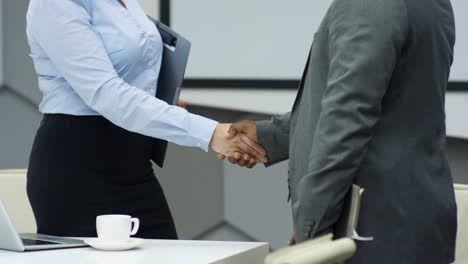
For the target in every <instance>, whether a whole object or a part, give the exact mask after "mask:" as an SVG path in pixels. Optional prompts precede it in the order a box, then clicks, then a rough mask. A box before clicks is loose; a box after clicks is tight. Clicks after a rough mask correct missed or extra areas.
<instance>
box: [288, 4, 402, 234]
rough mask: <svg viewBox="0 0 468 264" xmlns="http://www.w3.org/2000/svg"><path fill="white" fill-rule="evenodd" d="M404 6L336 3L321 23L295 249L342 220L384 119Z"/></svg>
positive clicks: (300, 186) (299, 188)
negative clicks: (320, 86) (319, 74)
mask: <svg viewBox="0 0 468 264" xmlns="http://www.w3.org/2000/svg"><path fill="white" fill-rule="evenodd" d="M402 2H403V1H400V0H395V1H380V0H338V1H334V3H333V6H332V7H331V8H330V10H329V13H328V15H327V18H326V19H327V23H328V29H329V30H328V32H326V31H325V32H324V33H323V34H327V33H328V36H324V37H328V41H329V42H328V52H329V62H330V64H329V75H328V82H327V87H326V89H325V91H324V94H323V98H322V103H321V105H322V109H321V114H320V116H319V119H318V123H317V128H316V133H315V135H314V138H313V139H311V140H313V144H312V149H311V154H310V157H309V165H308V168H307V173H306V175H305V176H304V177H303V178H302V180H301V181H300V182H299V185H298V186H297V190H298V202H297V204H295V205H294V209H295V210H294V222H295V231H296V236H297V238H298V240H299V241H302V240H306V239H308V238H310V237H313V236H315V235H317V234H320V233H321V232H323V231H324V230H330V229H331V228H332V226H333V224H334V223H335V222H336V221H337V219H338V218H339V216H340V213H341V207H342V204H343V199H344V197H345V195H346V193H347V192H348V191H349V188H350V187H351V185H352V183H353V178H354V176H355V173H356V171H357V170H358V169H359V167H360V164H361V162H362V160H363V157H364V156H365V154H366V151H367V147H368V143H369V142H370V140H371V139H372V129H373V127H374V126H375V125H376V123H377V122H378V121H379V118H380V115H381V112H382V107H381V103H382V99H383V97H384V95H385V93H386V90H387V87H389V83H390V80H391V77H392V72H393V70H394V68H395V66H396V63H397V61H398V58H399V56H400V54H401V52H402V46H403V43H404V41H405V38H406V32H407V17H406V16H407V13H406V7H405V6H404V4H403V3H402Z"/></svg>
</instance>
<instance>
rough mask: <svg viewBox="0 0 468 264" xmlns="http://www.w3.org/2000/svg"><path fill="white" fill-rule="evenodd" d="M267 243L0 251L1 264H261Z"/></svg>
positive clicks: (181, 243) (148, 243)
mask: <svg viewBox="0 0 468 264" xmlns="http://www.w3.org/2000/svg"><path fill="white" fill-rule="evenodd" d="M267 254H268V244H267V243H251V242H217V241H183V240H146V241H145V244H144V245H143V246H142V248H140V249H134V250H130V251H119V252H110V251H109V252H106V251H98V250H95V249H92V248H78V249H65V250H48V251H37V252H23V253H18V252H10V251H4V250H0V263H1V264H4V263H5V264H30V263H34V264H146V263H151V264H159V263H161V264H172V263H177V264H183V263H190V264H202V263H203V264H206V263H229V264H235V263H239V264H261V263H263V261H264V259H265V257H266V255H267Z"/></svg>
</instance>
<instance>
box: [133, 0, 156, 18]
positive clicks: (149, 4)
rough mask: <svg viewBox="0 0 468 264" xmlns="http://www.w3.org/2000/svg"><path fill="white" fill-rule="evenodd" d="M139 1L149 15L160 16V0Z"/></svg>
mask: <svg viewBox="0 0 468 264" xmlns="http://www.w3.org/2000/svg"><path fill="white" fill-rule="evenodd" d="M138 2H139V3H140V5H141V7H143V10H145V12H146V14H147V15H149V16H151V17H154V18H156V19H158V18H159V0H138Z"/></svg>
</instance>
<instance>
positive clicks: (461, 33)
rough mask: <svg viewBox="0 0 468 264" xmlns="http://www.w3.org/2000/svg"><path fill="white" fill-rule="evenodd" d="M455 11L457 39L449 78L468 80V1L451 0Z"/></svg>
mask: <svg viewBox="0 0 468 264" xmlns="http://www.w3.org/2000/svg"><path fill="white" fill-rule="evenodd" d="M451 1H452V6H453V11H454V12H455V23H456V30H457V40H456V44H455V58H454V62H453V66H452V73H451V76H450V79H451V80H453V81H465V82H468V16H467V15H466V12H467V11H468V1H467V0H451Z"/></svg>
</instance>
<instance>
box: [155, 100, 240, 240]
mask: <svg viewBox="0 0 468 264" xmlns="http://www.w3.org/2000/svg"><path fill="white" fill-rule="evenodd" d="M189 103H190V102H189ZM189 110H190V112H192V113H196V114H200V115H203V116H206V117H209V118H213V119H215V120H218V121H221V122H228V121H232V120H236V119H238V117H239V113H236V112H231V111H223V110H216V109H209V108H203V107H189ZM222 173H223V171H222V162H220V161H219V160H217V159H216V155H215V154H214V153H212V152H210V153H205V152H203V151H202V150H200V149H198V148H186V147H180V146H177V145H174V144H170V145H169V150H168V155H167V157H166V164H165V167H164V168H163V169H162V170H158V178H159V180H160V181H161V185H162V186H163V188H164V191H165V193H166V195H167V198H168V201H169V205H170V207H171V210H172V213H173V216H174V220H175V222H176V227H177V231H178V233H179V236H180V237H181V238H185V239H190V238H194V237H197V236H199V235H201V234H203V233H205V232H206V231H208V230H210V229H212V228H213V227H214V226H216V225H218V224H219V223H221V222H222V221H223V219H224V214H223V213H224V211H223V205H224V195H223V176H222Z"/></svg>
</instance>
